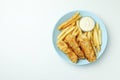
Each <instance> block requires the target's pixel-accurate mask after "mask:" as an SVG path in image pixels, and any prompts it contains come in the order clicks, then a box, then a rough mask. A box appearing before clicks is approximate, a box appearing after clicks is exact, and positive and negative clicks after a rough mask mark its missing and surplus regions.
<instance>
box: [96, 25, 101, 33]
mask: <svg viewBox="0 0 120 80" xmlns="http://www.w3.org/2000/svg"><path fill="white" fill-rule="evenodd" d="M96 29H97V31H98V30H99V29H100V27H99V24H98V23H96Z"/></svg>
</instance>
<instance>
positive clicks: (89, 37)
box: [87, 32, 91, 40]
mask: <svg viewBox="0 0 120 80" xmlns="http://www.w3.org/2000/svg"><path fill="white" fill-rule="evenodd" d="M87 37H88V39H89V40H90V39H91V32H87Z"/></svg>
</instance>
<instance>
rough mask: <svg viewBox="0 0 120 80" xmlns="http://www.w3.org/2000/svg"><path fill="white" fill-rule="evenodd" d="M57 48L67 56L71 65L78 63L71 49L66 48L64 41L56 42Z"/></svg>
mask: <svg viewBox="0 0 120 80" xmlns="http://www.w3.org/2000/svg"><path fill="white" fill-rule="evenodd" d="M57 46H58V48H59V49H60V50H61V51H63V52H64V53H65V54H66V55H67V56H68V58H69V59H70V60H71V61H72V62H73V63H77V61H78V57H77V55H76V54H75V53H74V52H73V51H72V49H71V48H69V47H68V45H67V44H66V43H65V42H64V41H59V42H57Z"/></svg>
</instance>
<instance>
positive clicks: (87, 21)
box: [80, 17, 95, 31]
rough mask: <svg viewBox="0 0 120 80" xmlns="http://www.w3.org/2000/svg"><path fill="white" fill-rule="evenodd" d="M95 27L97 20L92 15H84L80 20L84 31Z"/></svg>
mask: <svg viewBox="0 0 120 80" xmlns="http://www.w3.org/2000/svg"><path fill="white" fill-rule="evenodd" d="M94 27H95V21H94V20H93V19H92V18H91V17H83V18H81V20H80V28H81V29H82V30H83V31H91V30H92V29H93V28H94Z"/></svg>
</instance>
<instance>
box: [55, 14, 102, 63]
mask: <svg viewBox="0 0 120 80" xmlns="http://www.w3.org/2000/svg"><path fill="white" fill-rule="evenodd" d="M81 17H82V16H81V15H80V13H79V12H76V13H75V14H74V15H73V16H72V17H71V18H70V19H68V20H67V21H65V22H63V23H62V24H61V25H59V26H58V30H60V31H61V33H60V34H59V35H58V36H57V46H58V48H59V49H60V50H62V51H63V52H64V53H65V54H66V55H68V57H69V59H70V60H71V61H72V62H73V63H77V61H78V60H79V59H80V58H76V56H71V53H70V51H69V52H68V49H70V50H71V52H73V53H75V52H74V50H73V49H74V48H73V49H72V48H71V46H69V45H68V44H67V43H66V41H65V38H66V37H67V36H68V35H72V36H74V38H75V40H76V43H77V44H79V43H78V41H77V38H78V36H81V35H85V36H86V37H87V39H88V40H89V41H90V44H91V45H92V48H93V50H94V52H95V54H96V56H97V55H98V53H99V52H100V50H101V45H102V37H101V36H102V32H101V29H100V25H99V24H98V23H96V24H95V27H94V29H93V30H91V31H87V32H84V31H82V30H81V28H80V25H79V22H80V19H81ZM60 42H62V44H59V43H60ZM71 43H72V42H71ZM64 45H66V46H64ZM73 46H74V45H73ZM76 48H77V47H76ZM86 48H87V47H86ZM83 59H85V58H83Z"/></svg>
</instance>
